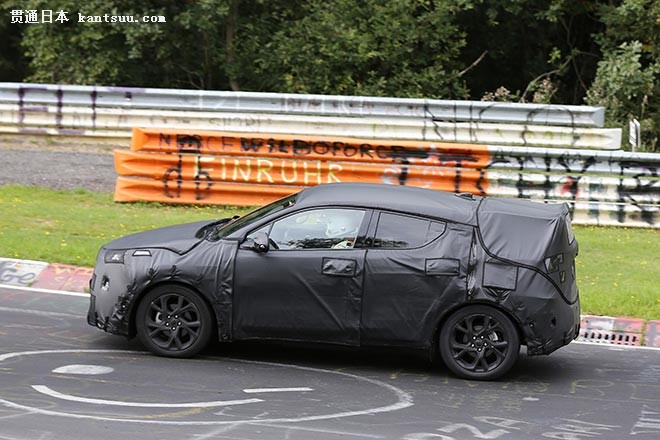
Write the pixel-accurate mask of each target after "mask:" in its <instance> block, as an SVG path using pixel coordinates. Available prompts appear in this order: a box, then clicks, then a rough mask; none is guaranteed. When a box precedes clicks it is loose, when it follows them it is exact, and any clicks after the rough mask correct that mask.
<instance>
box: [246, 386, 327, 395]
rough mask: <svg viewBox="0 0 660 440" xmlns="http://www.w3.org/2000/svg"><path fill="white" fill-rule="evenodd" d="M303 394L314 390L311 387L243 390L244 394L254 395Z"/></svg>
mask: <svg viewBox="0 0 660 440" xmlns="http://www.w3.org/2000/svg"><path fill="white" fill-rule="evenodd" d="M296 391H298V392H302V391H314V389H313V388H309V387H293V388H248V389H246V390H243V392H244V393H248V394H254V393H287V392H296Z"/></svg>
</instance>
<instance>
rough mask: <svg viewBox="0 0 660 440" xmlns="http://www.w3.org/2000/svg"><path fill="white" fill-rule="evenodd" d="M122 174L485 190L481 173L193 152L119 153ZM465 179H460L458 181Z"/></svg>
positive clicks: (169, 178)
mask: <svg viewBox="0 0 660 440" xmlns="http://www.w3.org/2000/svg"><path fill="white" fill-rule="evenodd" d="M115 168H116V170H117V172H118V173H119V174H120V175H123V176H138V177H146V178H150V179H157V180H162V181H163V182H171V181H176V180H184V181H194V180H201V181H208V182H237V183H250V184H269V183H272V184H277V185H296V186H310V185H319V184H322V183H333V182H369V183H393V184H397V183H400V181H401V179H402V176H403V175H404V173H405V179H406V184H408V185H412V186H424V187H427V188H433V189H440V190H444V191H458V192H477V193H478V192H480V189H479V187H478V186H479V185H480V184H481V189H484V185H485V184H486V182H480V178H481V177H482V175H481V173H480V172H479V171H476V170H469V169H468V170H461V169H460V168H449V167H438V166H419V165H401V164H391V165H389V166H384V165H381V164H355V163H350V162H327V161H326V162H323V161H318V160H317V161H311V160H294V159H272V158H261V157H255V158H242V157H224V156H206V155H192V154H180V155H175V154H153V153H139V152H133V151H120V150H118V151H116V152H115ZM459 175H460V179H459V180H458V181H457V178H458V177H459Z"/></svg>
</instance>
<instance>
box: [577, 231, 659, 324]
mask: <svg viewBox="0 0 660 440" xmlns="http://www.w3.org/2000/svg"><path fill="white" fill-rule="evenodd" d="M575 236H576V237H577V239H578V243H579V245H580V253H579V255H578V259H577V263H576V272H577V279H578V286H579V288H580V304H581V306H582V312H583V313H586V314H594V315H609V316H630V317H637V318H645V319H660V231H658V230H654V229H638V228H614V227H586V226H583V227H580V226H576V227H575Z"/></svg>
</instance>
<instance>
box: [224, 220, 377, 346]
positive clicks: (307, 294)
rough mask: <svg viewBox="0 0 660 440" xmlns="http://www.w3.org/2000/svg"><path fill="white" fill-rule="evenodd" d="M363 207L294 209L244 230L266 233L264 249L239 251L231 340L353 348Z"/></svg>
mask: <svg viewBox="0 0 660 440" xmlns="http://www.w3.org/2000/svg"><path fill="white" fill-rule="evenodd" d="M367 213H368V211H366V210H361V209H352V208H322V209H312V210H306V211H300V212H297V213H293V214H291V215H289V216H286V217H284V218H281V219H279V220H277V221H275V222H273V223H270V224H268V225H266V226H264V227H262V228H260V229H259V230H257V231H253V232H252V233H251V234H249V235H248V239H247V240H246V243H249V242H250V237H251V236H254V235H255V234H256V233H258V232H266V233H268V234H269V237H270V243H271V244H270V248H269V250H268V251H267V252H256V251H255V250H253V249H251V248H250V247H249V246H245V245H244V246H242V247H241V248H239V250H238V254H237V258H236V267H235V272H234V273H235V281H234V286H235V289H234V299H233V305H234V308H233V313H234V338H235V339H249V338H259V339H262V338H272V339H288V340H300V341H319V342H332V343H341V344H350V345H357V344H359V338H360V331H359V329H360V313H361V302H362V289H363V278H364V260H365V253H366V252H365V250H364V248H362V246H361V242H360V237H361V236H362V235H363V232H362V231H363V230H365V229H366V223H367V222H368V215H367Z"/></svg>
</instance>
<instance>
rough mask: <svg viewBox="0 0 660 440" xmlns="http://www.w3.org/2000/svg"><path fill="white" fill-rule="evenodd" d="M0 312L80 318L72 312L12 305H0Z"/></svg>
mask: <svg viewBox="0 0 660 440" xmlns="http://www.w3.org/2000/svg"><path fill="white" fill-rule="evenodd" d="M0 312H12V313H25V314H27V315H36V316H50V317H52V318H76V319H81V315H74V314H73V313H60V312H45V311H43V310H33V309H17V308H14V307H0Z"/></svg>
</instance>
